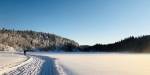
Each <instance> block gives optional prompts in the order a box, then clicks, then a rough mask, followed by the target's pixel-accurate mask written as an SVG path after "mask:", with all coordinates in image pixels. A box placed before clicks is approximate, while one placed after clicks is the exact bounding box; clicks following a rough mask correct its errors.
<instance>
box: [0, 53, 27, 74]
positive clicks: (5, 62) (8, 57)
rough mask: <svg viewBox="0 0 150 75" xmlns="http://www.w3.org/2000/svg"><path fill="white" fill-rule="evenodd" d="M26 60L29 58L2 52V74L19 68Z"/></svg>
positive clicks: (0, 61)
mask: <svg viewBox="0 0 150 75" xmlns="http://www.w3.org/2000/svg"><path fill="white" fill-rule="evenodd" d="M26 60H27V57H26V56H23V55H20V54H16V53H11V52H0V74H1V73H3V72H6V71H8V70H9V69H10V68H12V67H14V66H17V65H19V64H20V63H22V62H24V61H26Z"/></svg>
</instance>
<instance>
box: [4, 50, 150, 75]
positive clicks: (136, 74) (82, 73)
mask: <svg viewBox="0 0 150 75" xmlns="http://www.w3.org/2000/svg"><path fill="white" fill-rule="evenodd" d="M28 54H30V55H29V57H30V59H29V60H27V61H25V62H24V63H22V64H20V65H18V66H16V67H13V68H11V70H9V71H7V72H6V73H5V74H6V75H150V64H149V63H150V60H149V59H150V55H149V54H128V53H124V54H123V53H52V52H51V53H44V52H43V53H42V52H35V53H28Z"/></svg>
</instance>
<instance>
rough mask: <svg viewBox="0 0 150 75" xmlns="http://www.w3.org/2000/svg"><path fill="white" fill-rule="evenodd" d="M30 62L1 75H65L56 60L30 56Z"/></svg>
mask: <svg viewBox="0 0 150 75" xmlns="http://www.w3.org/2000/svg"><path fill="white" fill-rule="evenodd" d="M30 58H32V60H31V61H29V62H27V63H25V64H23V65H21V64H20V65H21V66H18V67H16V68H15V69H13V70H11V71H9V72H8V73H4V74H3V75H65V73H64V72H63V70H62V68H61V67H60V66H59V63H58V62H56V59H54V58H50V57H47V56H30Z"/></svg>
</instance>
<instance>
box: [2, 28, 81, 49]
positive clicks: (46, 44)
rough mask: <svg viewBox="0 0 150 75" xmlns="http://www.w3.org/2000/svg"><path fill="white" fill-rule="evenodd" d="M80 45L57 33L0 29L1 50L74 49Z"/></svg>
mask: <svg viewBox="0 0 150 75" xmlns="http://www.w3.org/2000/svg"><path fill="white" fill-rule="evenodd" d="M78 46H79V45H78V43H77V42H75V41H73V40H70V39H67V38H63V37H60V36H57V35H55V34H50V33H43V32H35V31H31V30H24V31H20V30H10V29H5V28H2V29H0V50H1V51H2V50H8V49H10V48H11V49H12V48H13V49H14V50H17V51H22V50H44V51H49V50H56V49H58V50H65V51H72V50H73V49H74V48H77V47H78Z"/></svg>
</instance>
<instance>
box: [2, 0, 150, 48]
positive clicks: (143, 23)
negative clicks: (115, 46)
mask: <svg viewBox="0 0 150 75" xmlns="http://www.w3.org/2000/svg"><path fill="white" fill-rule="evenodd" d="M0 27H6V28H15V29H31V30H35V31H42V32H50V33H55V34H57V35H60V36H63V37H67V38H70V39H73V40H75V41H77V42H79V44H89V45H92V44H95V43H112V42H114V41H118V40H121V39H123V38H125V37H128V36H131V35H134V36H140V35H147V34H150V0H0Z"/></svg>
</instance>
